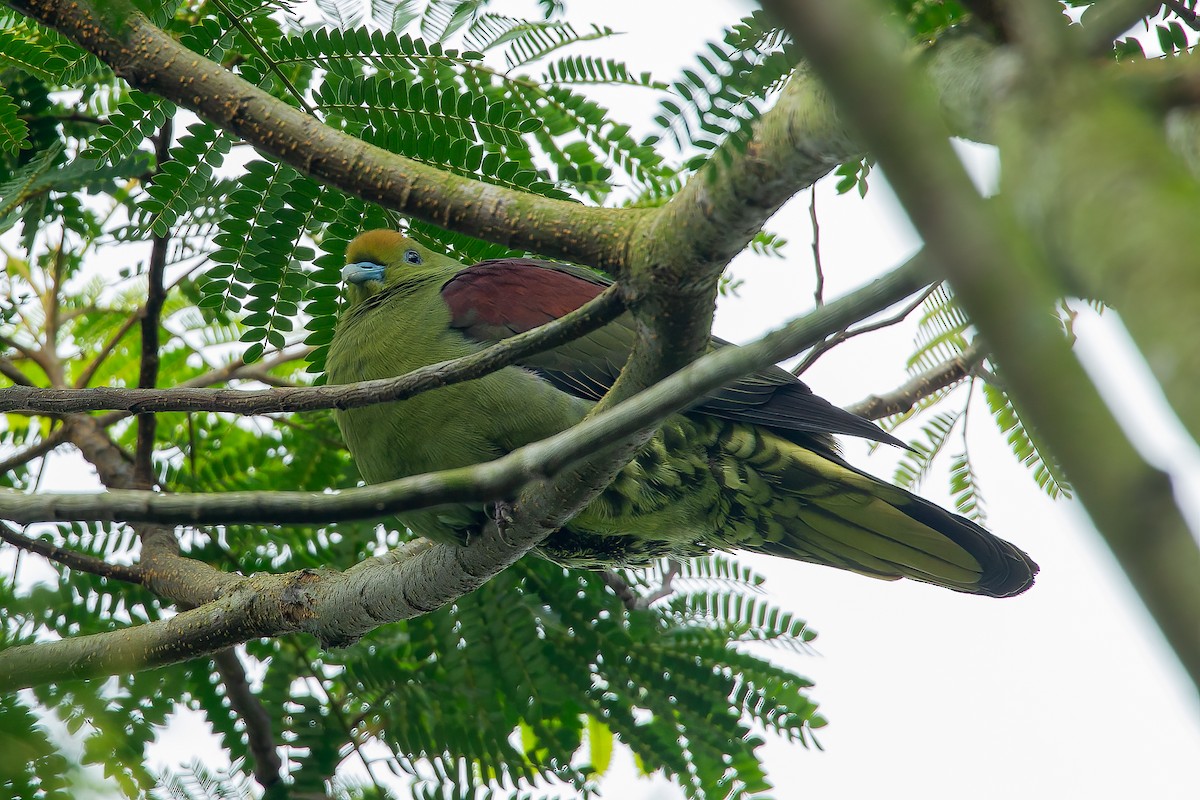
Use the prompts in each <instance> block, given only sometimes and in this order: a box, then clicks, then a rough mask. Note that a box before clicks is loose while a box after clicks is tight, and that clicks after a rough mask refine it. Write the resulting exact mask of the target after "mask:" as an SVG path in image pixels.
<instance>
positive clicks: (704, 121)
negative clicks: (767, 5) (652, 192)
mask: <svg viewBox="0 0 1200 800" xmlns="http://www.w3.org/2000/svg"><path fill="white" fill-rule="evenodd" d="M798 60H799V55H798V53H797V52H796V49H795V47H794V45H793V44H792V43H791V41H790V40H789V39H788V38H787V36H786V34H784V33H783V32H782V31H781V30H780V29H779V28H777V27H775V26H774V25H773V24H772V23H771V22H770V21H769V20H768V18H767V17H766V15H765V14H764V13H763V12H761V11H756V12H754V13H753V14H751V15H749V16H747V17H745V18H743V19H742V20H741V21H740V22H739V23H738V24H737V25H735V26H733V27H732V28H731V29H730V30H729V32H728V33H726V35H725V37H724V39H723V40H721V41H711V42H709V43H708V44H707V46H706V49H705V51H703V52H701V53H698V54H697V55H696V65H695V66H694V67H690V68H688V69H685V70H684V71H683V74H682V75H681V76H680V77H679V78H678V79H677V80H675V81H674V82H673V83H672V84H671V87H672V89H673V91H674V95H675V97H673V98H670V99H666V100H663V101H662V103H661V106H660V112H659V114H658V116H657V117H655V122H656V123H657V124H658V125H659V126H660V127H661V128H662V129H663V132H664V134H666V135H667V136H668V137H670V138H671V139H672V140H673V141H674V142H675V144H676V145H677V146H678V147H679V148H680V149H681V150H683V149H695V150H699V151H700V153H699V154H698V155H696V156H693V157H692V158H691V159H689V160H688V161H687V162H686V163H685V166H686V167H688V168H690V169H695V168H698V167H700V166H701V165H703V164H704V163H706V162H707V161H708V160H709V159H710V158H711V157H712V153H713V152H714V151H715V152H716V153H717V154H718V156H719V157H720V158H721V159H722V160H725V161H727V160H728V158H729V157H730V155H731V154H732V153H733V152H737V151H741V150H744V149H745V145H746V142H748V141H749V139H750V135H751V133H752V126H753V123H754V121H755V120H757V119H758V117H759V116H760V115H761V113H762V111H763V109H764V108H765V107H766V103H767V100H768V99H769V98H770V97H772V96H773V94H774V92H775V91H776V90H778V89H779V88H780V87H781V86H782V85H783V82H784V80H786V78H787V76H788V75H790V74H791V72H792V69H793V68H794V67H795V65H796V64H797V62H798Z"/></svg>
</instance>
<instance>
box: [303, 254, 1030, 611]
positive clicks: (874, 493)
mask: <svg viewBox="0 0 1200 800" xmlns="http://www.w3.org/2000/svg"><path fill="white" fill-rule="evenodd" d="M347 261H348V262H349V263H350V264H351V266H348V267H347V277H348V281H349V287H348V293H349V306H348V308H347V309H346V311H345V312H344V314H343V317H342V319H341V320H340V322H339V324H338V328H337V333H336V335H335V337H334V340H333V343H332V345H331V348H330V353H329V358H328V362H327V368H328V376H329V381H330V382H331V383H350V382H354V381H360V380H369V379H375V378H387V377H392V376H396V375H401V374H404V373H406V372H409V371H411V370H413V369H416V368H418V367H421V366H424V365H426V364H432V363H435V362H439V361H445V360H448V359H453V358H457V357H459V356H463V355H467V354H469V353H472V352H475V351H477V350H479V349H481V348H483V347H486V346H487V344H488V343H489V341H491V340H494V339H498V338H501V337H503V336H506V335H511V334H512V333H513V332H516V331H519V330H523V329H526V328H528V327H533V326H534V325H536V324H540V323H541V322H544V321H547V320H549V319H552V318H554V317H556V316H560V315H561V314H562V313H565V310H569V308H572V307H575V306H577V305H579V304H580V303H581V302H582V301H583V300H585V299H586V297H588V296H591V294H594V293H595V292H598V291H599V290H600V288H601V287H600V285H599V284H601V283H602V282H601V281H600V280H599V279H597V278H594V277H590V276H589V275H588V274H587V273H584V272H581V271H578V270H577V268H573V269H572V270H570V271H566V272H563V271H561V270H559V269H558V268H557V267H554V266H551V265H546V264H543V263H540V262H528V261H517V260H513V261H509V262H485V263H484V264H480V265H477V266H476V267H472V268H467V267H464V266H463V265H462V264H459V263H457V262H454V261H453V260H451V259H449V258H446V257H444V256H440V255H437V254H435V253H432V252H430V251H428V250H427V249H425V248H422V247H420V246H419V245H416V244H415V243H413V242H411V241H410V240H408V239H406V238H404V237H403V236H401V235H400V234H397V233H395V232H390V231H371V232H368V233H366V234H363V235H362V236H360V237H359V238H358V239H356V240H355V241H354V242H352V243H351V245H350V247H349V248H348V250H347ZM464 270H469V271H468V272H463V271H464ZM593 284H594V285H593ZM572 293H577V294H579V297H575V298H573V299H572V298H566V299H564V295H568V294H572ZM631 336H632V332H631V329H630V328H629V327H628V322H627V320H626V321H622V320H618V321H617V322H615V323H612V324H610V325H608V326H606V327H605V328H603V329H601V330H600V331H598V332H596V333H594V334H591V335H589V336H587V337H584V338H583V339H581V340H578V341H576V342H572V343H570V344H568V345H564V346H563V347H561V348H558V349H556V350H554V351H551V352H550V353H548V354H544V355H542V356H537V357H534V358H532V359H530V360H529V363H527V364H525V365H524V367H523V368H522V367H508V368H505V369H502V370H500V371H498V372H496V373H493V374H491V375H489V376H486V377H484V378H482V379H480V380H476V381H471V382H468V383H463V384H457V385H454V386H449V387H444V388H441V389H437V390H434V391H431V392H426V393H424V394H421V395H418V396H417V397H414V398H412V399H409V400H404V401H401V402H397V403H388V404H383V405H376V406H369V407H366V408H359V409H352V410H348V411H341V412H338V415H337V418H338V425H339V427H340V428H341V430H342V434H343V436H344V437H345V440H346V444H347V446H348V447H349V448H350V452H351V453H352V455H353V456H354V459H355V462H356V463H357V465H358V467H359V470H360V471H361V472H362V475H363V477H364V478H365V479H366V480H367V481H370V482H380V481H385V480H391V479H394V478H398V477H402V476H406V475H414V474H418V473H421V472H428V471H433V470H441V469H449V468H453V467H461V466H467V465H470V464H476V463H480V462H483V461H489V460H492V459H494V458H496V457H498V456H501V455H503V454H505V453H507V452H509V451H510V450H513V449H515V448H517V447H520V446H522V445H524V444H528V443H530V442H533V441H537V440H539V439H543V438H545V437H547V436H550V435H552V434H554V433H557V432H559V431H561V430H564V429H565V428H567V427H570V426H571V425H573V424H575V423H576V422H578V421H579V420H581V419H582V418H583V417H584V415H586V414H587V412H588V410H589V409H590V408H591V406H592V404H593V401H594V399H595V398H596V397H598V396H599V395H600V394H602V393H603V390H604V389H605V388H606V384H607V383H610V382H611V378H612V376H613V375H615V371H616V370H619V368H620V366H621V364H623V363H624V359H625V356H626V355H627V353H628V344H629V342H630V341H631ZM783 376H786V373H783ZM764 387H766V388H764ZM776 390H779V391H781V392H783V393H784V395H786V396H782V395H781V396H779V397H774V398H773V399H772V398H771V397H769V395H770V393H771V392H774V391H776ZM764 398H765V399H764ZM781 398H782V399H781ZM781 409H782V410H781ZM754 422H757V423H758V424H753V423H754ZM860 426H862V427H861V429H860ZM822 431H836V432H844V433H854V434H856V435H866V436H873V438H880V439H885V438H887V437H886V435H885V434H883V433H882V432H880V431H877V429H874V428H873V426H869V424H868V423H865V422H864V421H862V420H859V419H858V418H854V417H850V415H846V414H845V413H844V412H841V411H839V410H837V409H834V408H833V407H831V406H829V405H828V404H827V403H825V402H824V401H822V400H820V399H819V398H816V397H815V396H813V395H811V393H809V392H808V390H807V388H806V387H803V385H802V384H799V383H798V382H796V381H794V380H792V379H791V378H790V377H781V374H780V372H779V371H764V372H763V373H760V374H759V375H757V376H751V378H749V379H747V380H746V381H743V382H741V383H739V384H738V385H737V386H735V387H731V388H730V389H729V390H728V391H726V392H724V393H723V394H722V395H721V396H720V397H716V398H710V399H709V400H708V401H706V402H705V403H704V404H702V405H699V406H697V407H696V409H695V410H694V411H693V412H690V413H688V414H686V415H676V416H673V417H671V418H670V419H668V420H667V422H666V423H665V424H664V426H663V427H662V429H661V430H660V431H659V433H658V434H656V435H655V437H654V438H653V439H652V440H651V442H650V443H649V444H648V445H646V447H645V448H643V450H642V451H641V452H640V453H639V454H638V456H637V457H636V458H635V459H634V460H633V461H632V462H631V463H630V464H629V465H628V466H626V467H625V468H624V469H622V470H621V471H620V473H619V474H618V475H617V477H616V479H615V480H614V481H613V483H612V484H611V485H610V486H609V487H608V488H607V489H605V490H604V492H602V493H601V494H600V495H599V496H598V497H597V498H596V499H595V500H593V501H592V502H591V503H589V504H588V505H587V506H586V507H585V508H584V509H583V510H582V511H581V512H580V513H579V514H578V515H577V516H576V517H575V518H573V519H572V520H571V521H570V523H568V525H567V526H566V527H565V528H563V529H562V530H560V531H558V532H557V533H555V534H553V535H552V536H551V537H550V538H549V539H548V540H547V541H546V542H545V543H544V544H543V545H542V547H541V548H540V549H539V551H538V552H539V554H540V555H542V556H544V557H546V558H550V559H552V560H554V561H557V562H559V563H562V564H565V565H568V566H575V567H591V568H595V567H602V566H614V565H622V564H638V563H644V562H646V561H647V560H650V559H653V558H656V557H661V556H667V555H676V556H683V557H686V556H692V555H698V554H701V553H704V552H707V551H709V550H711V549H713V548H718V549H745V550H751V551H755V552H762V553H769V554H772V555H778V556H783V557H786V558H793V559H800V560H803V561H810V562H815V563H819V564H827V565H830V566H835V567H840V568H842V569H849V570H853V571H855V572H859V573H862V574H865V575H871V576H873V577H878V578H885V579H896V578H900V577H908V578H913V579H916V580H919V581H925V582H927V583H932V584H936V585H939V586H944V587H947V588H950V589H954V590H957V591H963V592H970V593H976V594H987V595H992V596H1007V595H1011V594H1017V593H1019V592H1021V591H1024V590H1025V589H1027V588H1028V587H1029V585H1030V584H1031V583H1032V581H1033V575H1034V574H1035V572H1036V571H1037V567H1036V565H1035V564H1034V563H1033V562H1032V561H1031V560H1030V559H1029V558H1028V556H1026V555H1025V554H1024V553H1022V552H1021V551H1020V550H1018V549H1017V548H1016V547H1014V546H1012V545H1011V544H1009V543H1007V542H1005V541H1003V540H1001V539H998V538H997V537H995V536H992V535H991V534H990V533H988V532H987V531H985V530H983V529H982V528H980V527H979V526H978V525H975V524H974V523H972V522H970V521H969V520H966V519H964V518H962V517H959V516H957V515H954V514H951V513H949V512H947V511H945V510H943V509H941V508H938V507H937V506H935V505H933V504H931V503H929V502H927V501H925V500H922V499H921V498H918V497H916V496H914V495H912V494H910V493H908V492H906V491H904V490H903V489H900V488H897V487H894V486H891V485H889V484H886V483H883V482H882V481H879V480H877V479H876V478H873V477H871V476H868V475H866V474H864V473H862V472H859V471H858V470H855V469H854V468H853V467H851V466H849V465H848V464H846V463H845V462H844V461H843V460H842V459H841V457H840V456H839V455H838V454H837V451H836V449H835V448H834V446H833V443H832V439H831V438H829V437H828V435H826V434H825V433H823V432H822ZM872 431H874V434H873V433H872ZM484 519H485V516H484V509H483V508H482V507H472V506H449V507H440V508H436V509H428V510H424V511H419V512H414V513H409V514H405V515H404V516H403V517H402V521H403V522H404V524H405V525H407V526H408V527H410V528H411V529H412V530H413V531H415V532H416V533H419V534H421V535H424V536H428V537H430V538H432V539H435V540H440V541H459V542H461V541H463V540H464V539H465V537H466V536H467V534H468V533H469V532H470V531H471V530H472V529H477V528H478V526H479V525H480V524H481V523H482V522H483V521H484Z"/></svg>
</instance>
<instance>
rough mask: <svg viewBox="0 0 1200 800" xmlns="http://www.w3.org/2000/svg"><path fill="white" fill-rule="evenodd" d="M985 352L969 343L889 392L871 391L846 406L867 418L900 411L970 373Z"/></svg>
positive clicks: (978, 346)
mask: <svg viewBox="0 0 1200 800" xmlns="http://www.w3.org/2000/svg"><path fill="white" fill-rule="evenodd" d="M984 355H985V353H984V351H983V348H982V347H981V346H980V345H979V344H978V343H975V344H972V345H971V346H970V347H968V348H967V349H966V350H963V351H962V353H960V354H959V355H958V356H957V357H956V358H952V359H950V360H949V361H946V362H944V363H942V364H938V365H936V366H934V367H932V368H930V369H928V370H926V371H925V372H922V373H921V374H920V375H916V376H914V377H913V378H911V379H909V380H907V381H905V382H904V383H903V384H901V385H900V386H899V387H897V388H895V389H893V390H892V391H890V392H886V393H884V394H873V395H871V396H870V397H867V398H864V399H862V400H860V401H858V402H857V403H854V404H853V405H849V406H846V410H847V411H849V412H850V413H851V414H857V415H858V416H860V417H865V418H867V419H883V418H884V417H892V416H895V415H896V414H903V413H904V412H906V411H908V410H909V409H911V408H912V407H913V406H915V405H916V404H917V403H919V402H921V401H922V400H924V399H925V398H926V397H929V396H930V395H932V394H934V393H935V392H938V391H940V390H942V389H944V388H946V387H947V386H953V385H954V384H956V383H958V382H959V381H961V380H963V379H965V378H969V377H971V375H972V373H973V372H974V370H975V368H976V367H977V366H978V365H979V364H980V363H982V362H983V358H984Z"/></svg>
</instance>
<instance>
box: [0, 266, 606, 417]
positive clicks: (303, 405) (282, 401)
mask: <svg viewBox="0 0 1200 800" xmlns="http://www.w3.org/2000/svg"><path fill="white" fill-rule="evenodd" d="M624 309H625V305H624V302H623V300H622V299H621V290H620V287H619V286H611V287H609V288H608V289H605V290H604V292H602V293H601V294H600V295H599V296H598V297H596V298H595V299H594V300H591V301H589V302H588V303H586V304H585V305H583V306H582V307H580V308H578V309H576V310H575V311H572V312H571V313H570V314H567V315H565V316H563V317H562V318H560V319H557V320H554V321H552V322H549V323H547V324H545V325H542V326H540V327H538V328H535V329H534V330H531V331H527V332H525V333H522V334H519V335H517V336H513V337H510V338H508V339H505V340H503V341H501V342H497V343H496V344H494V345H491V346H489V347H487V348H485V349H483V350H481V351H479V352H478V353H473V354H471V355H469V356H464V357H463V358H458V359H455V360H453V361H443V362H441V363H438V364H431V365H430V366H427V367H422V368H421V369H417V370H414V371H412V372H410V373H408V374H407V375H401V376H399V377H396V378H386V379H383V380H374V381H362V382H360V383H352V384H346V385H344V386H302V387H295V388H284V389H263V390H257V391H250V390H244V389H199V388H196V389H191V388H178V389H154V390H148V389H117V388H108V387H104V388H94V389H35V388H34V387H25V388H19V387H11V388H8V389H0V411H16V410H22V409H23V410H33V411H38V412H39V413H47V414H63V413H68V412H78V411H98V410H101V409H114V410H121V411H128V412H131V413H145V412H151V411H215V412H227V413H233V414H274V413H280V412H285V411H318V410H322V409H329V408H341V409H346V408H360V407H362V406H368V405H375V404H377V403H387V402H392V401H394V400H404V399H405V398H408V397H412V396H413V395H416V394H420V393H421V392H425V391H428V390H430V389H436V388H438V387H441V386H450V385H452V384H455V383H461V382H463V381H468V380H474V379H475V378H481V377H483V376H484V375H488V374H491V373H492V372H495V371H496V370H499V369H503V368H504V367H507V366H510V365H511V364H513V363H515V362H516V361H518V360H520V359H522V358H525V357H527V356H531V355H534V354H536V353H541V352H543V351H545V350H549V349H551V348H554V347H557V346H559V345H561V344H564V343H566V342H569V341H571V340H573V339H577V338H579V337H580V336H584V335H586V334H588V333H590V332H592V331H594V330H597V329H598V328H601V327H603V326H604V325H606V324H608V323H609V322H611V321H612V320H614V319H616V318H617V317H618V316H620V314H621V312H622V311H624ZM26 389H29V390H32V391H27V390H26ZM14 390H16V391H17V392H25V394H24V395H21V394H15V393H14Z"/></svg>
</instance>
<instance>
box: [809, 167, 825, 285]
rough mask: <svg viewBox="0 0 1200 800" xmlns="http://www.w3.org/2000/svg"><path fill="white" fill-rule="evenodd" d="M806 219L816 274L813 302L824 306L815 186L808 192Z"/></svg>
mask: <svg viewBox="0 0 1200 800" xmlns="http://www.w3.org/2000/svg"><path fill="white" fill-rule="evenodd" d="M809 195H810V199H809V201H808V218H809V219H810V220H812V232H813V239H812V251H813V267H814V268H815V269H816V272H817V285H816V286H815V287H813V302H814V303H815V304H816V305H818V306H823V305H825V270H824V269H823V268H822V267H821V223H820V221H818V220H817V184H815V183H814V184H813V185H812V189H811V190H810V191H809Z"/></svg>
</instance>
